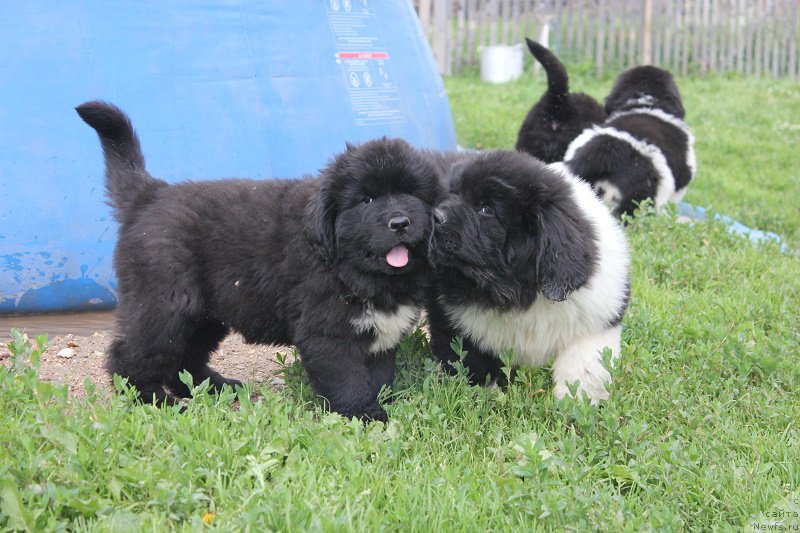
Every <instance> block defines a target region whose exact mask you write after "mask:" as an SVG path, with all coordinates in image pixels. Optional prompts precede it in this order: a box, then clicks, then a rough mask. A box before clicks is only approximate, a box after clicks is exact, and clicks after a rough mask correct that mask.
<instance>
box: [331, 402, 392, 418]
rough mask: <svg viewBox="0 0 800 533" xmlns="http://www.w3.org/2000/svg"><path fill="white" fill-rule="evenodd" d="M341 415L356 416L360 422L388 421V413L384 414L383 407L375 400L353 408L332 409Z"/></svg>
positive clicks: (346, 416)
mask: <svg viewBox="0 0 800 533" xmlns="http://www.w3.org/2000/svg"><path fill="white" fill-rule="evenodd" d="M332 411H335V412H337V413H339V414H340V415H342V416H343V417H345V418H353V417H356V418H358V419H359V420H361V421H362V422H388V421H389V415H388V414H386V411H385V410H384V409H383V407H381V406H380V404H379V403H377V402H375V403H373V404H370V405H367V406H365V407H363V408H360V409H358V408H353V409H332Z"/></svg>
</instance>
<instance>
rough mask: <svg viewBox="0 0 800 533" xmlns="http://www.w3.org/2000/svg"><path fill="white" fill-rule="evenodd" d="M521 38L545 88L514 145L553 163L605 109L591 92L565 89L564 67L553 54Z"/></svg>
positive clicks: (599, 119) (595, 121)
mask: <svg viewBox="0 0 800 533" xmlns="http://www.w3.org/2000/svg"><path fill="white" fill-rule="evenodd" d="M525 41H527V43H528V48H529V49H530V51H531V53H532V54H533V56H534V57H535V58H536V60H537V61H539V63H541V64H542V66H543V67H544V70H545V72H547V91H545V93H544V94H543V95H542V97H541V98H540V99H539V101H538V102H537V103H536V104H535V105H534V106H533V107H532V108H531V110H530V111H528V115H527V116H526V117H525V120H524V121H523V122H522V127H520V130H519V135H518V136H517V146H516V148H517V150H519V151H521V152H526V153H528V154H531V155H532V156H534V157H536V158H537V159H540V160H542V161H544V162H545V163H554V162H556V161H561V160H562V159H563V158H564V152H566V150H567V147H568V146H569V143H571V142H572V141H573V140H574V139H575V137H577V136H578V135H580V133H581V132H582V131H583V130H584V129H585V128H588V127H590V126H592V125H594V124H601V123H602V122H603V121H604V120H605V119H606V112H605V110H604V109H603V106H601V105H600V104H599V103H598V102H597V100H595V99H594V98H592V97H591V96H589V95H587V94H583V93H571V92H569V77H568V76H567V70H566V69H565V68H564V65H563V64H562V63H561V61H559V60H558V57H556V55H555V54H553V53H552V52H551V51H550V50H548V49H547V48H545V47H544V46H542V45H541V44H539V43H537V42H536V41H531V40H530V39H525Z"/></svg>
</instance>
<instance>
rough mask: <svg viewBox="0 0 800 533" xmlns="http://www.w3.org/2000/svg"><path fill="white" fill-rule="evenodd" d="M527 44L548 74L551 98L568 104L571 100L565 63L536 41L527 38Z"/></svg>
mask: <svg viewBox="0 0 800 533" xmlns="http://www.w3.org/2000/svg"><path fill="white" fill-rule="evenodd" d="M525 42H527V43H528V49H529V50H530V51H531V54H533V57H535V58H536V60H537V61H538V62H539V63H541V64H542V66H543V67H544V71H545V72H547V92H548V93H549V94H550V96H551V98H553V100H554V101H556V102H562V101H563V102H565V103H566V102H567V101H568V100H569V98H568V95H569V76H567V69H566V68H564V65H563V63H561V61H559V59H558V57H556V55H555V54H554V53H553V52H551V51H550V50H548V49H547V48H545V47H544V46H542V45H541V44H539V43H537V42H536V41H531V40H530V39H528V38H526V39H525Z"/></svg>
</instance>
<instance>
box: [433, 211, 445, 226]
mask: <svg viewBox="0 0 800 533" xmlns="http://www.w3.org/2000/svg"><path fill="white" fill-rule="evenodd" d="M433 221H434V222H436V223H437V224H444V223H445V222H447V217H446V216H445V214H444V211H442V210H441V209H438V208H437V209H434V210H433Z"/></svg>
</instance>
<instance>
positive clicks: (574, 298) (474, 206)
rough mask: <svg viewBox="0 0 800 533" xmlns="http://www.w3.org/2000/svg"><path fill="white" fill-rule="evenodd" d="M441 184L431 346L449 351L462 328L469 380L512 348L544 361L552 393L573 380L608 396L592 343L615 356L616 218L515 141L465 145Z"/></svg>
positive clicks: (620, 293)
mask: <svg viewBox="0 0 800 533" xmlns="http://www.w3.org/2000/svg"><path fill="white" fill-rule="evenodd" d="M556 165H560V164H556ZM448 183H449V188H450V194H449V196H448V197H447V199H446V200H445V201H444V202H442V203H441V204H440V205H439V206H438V207H437V209H436V211H435V215H434V216H435V220H436V222H435V224H434V231H433V237H432V240H431V249H430V256H431V261H432V264H433V265H434V269H435V270H434V271H435V286H436V294H435V296H434V297H433V298H431V301H430V302H429V305H428V313H429V315H428V318H429V326H430V331H431V344H432V347H433V352H434V354H435V356H436V357H437V358H438V359H439V360H440V361H443V362H452V361H454V360H456V359H457V356H456V354H455V353H454V352H453V350H452V349H451V347H450V343H451V340H452V339H453V338H454V337H455V336H462V337H463V341H464V349H465V350H466V351H467V355H466V359H465V365H466V366H467V367H468V369H469V374H470V379H471V381H472V382H473V383H475V384H485V383H487V382H490V381H493V380H494V379H495V378H496V377H498V375H499V371H500V368H501V362H500V360H499V359H498V355H499V354H500V353H502V352H504V351H506V350H511V351H513V354H514V364H516V365H520V366H526V365H532V366H542V365H545V364H546V363H549V362H550V361H552V363H553V365H552V368H553V380H554V382H555V389H554V391H553V392H554V394H555V396H556V397H557V398H562V397H564V396H565V395H567V394H569V389H568V384H572V383H575V382H579V385H578V394H579V395H582V393H583V392H585V393H586V394H587V395H588V396H589V398H590V399H591V400H592V402H593V403H597V402H598V401H600V400H603V399H605V398H607V397H608V392H607V390H606V385H607V384H608V383H609V382H610V380H611V377H610V375H609V372H608V371H607V370H606V368H605V367H604V366H603V364H602V356H601V354H602V352H603V349H604V348H605V347H608V348H610V349H611V352H612V356H613V357H615V358H616V357H617V356H619V353H620V335H621V330H622V318H623V315H624V313H625V310H626V308H627V305H628V297H629V293H630V282H629V276H628V247H627V243H626V240H625V237H624V235H623V232H622V229H621V227H620V224H619V223H618V222H617V220H615V219H614V218H613V216H612V215H611V213H610V212H609V210H608V209H607V208H606V207H605V206H604V205H603V204H602V202H601V201H600V200H599V199H598V198H597V196H596V195H595V194H594V192H593V191H592V189H591V187H590V186H589V185H588V184H587V183H586V182H585V181H582V180H580V179H579V178H577V177H575V176H573V175H571V174H570V173H568V172H567V171H565V170H564V169H563V168H557V167H555V166H545V165H544V164H543V163H541V162H540V161H538V160H536V159H534V158H533V157H530V156H528V155H526V154H522V153H519V152H506V151H495V152H485V153H477V154H468V155H463V156H462V157H461V158H460V160H459V161H458V162H456V163H455V164H453V165H452V166H451V169H450V172H449V176H448ZM445 366H446V367H449V366H450V365H445Z"/></svg>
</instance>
